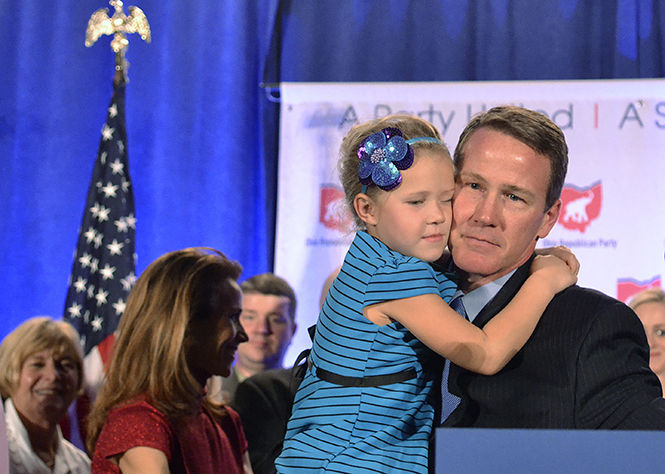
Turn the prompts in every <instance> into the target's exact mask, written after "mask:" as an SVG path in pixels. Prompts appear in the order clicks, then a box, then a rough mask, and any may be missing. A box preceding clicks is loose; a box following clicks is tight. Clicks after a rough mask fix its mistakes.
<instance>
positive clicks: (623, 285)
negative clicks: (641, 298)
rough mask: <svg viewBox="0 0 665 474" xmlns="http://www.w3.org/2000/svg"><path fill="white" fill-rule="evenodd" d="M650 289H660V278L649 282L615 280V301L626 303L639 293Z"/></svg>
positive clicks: (629, 279) (625, 279) (654, 278)
mask: <svg viewBox="0 0 665 474" xmlns="http://www.w3.org/2000/svg"><path fill="white" fill-rule="evenodd" d="M651 288H661V284H660V277H659V276H655V277H653V278H652V279H651V280H646V281H638V280H634V279H632V278H619V279H618V280H617V299H618V300H619V301H623V302H624V303H627V302H628V301H629V300H630V298H632V297H633V296H635V295H636V294H637V293H639V292H640V291H644V290H650V289H651Z"/></svg>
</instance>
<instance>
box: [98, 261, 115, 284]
mask: <svg viewBox="0 0 665 474" xmlns="http://www.w3.org/2000/svg"><path fill="white" fill-rule="evenodd" d="M113 272H115V267H112V266H110V265H109V264H108V263H107V264H106V265H104V268H102V269H101V270H99V273H100V274H101V275H102V277H103V278H104V280H108V279H111V280H112V279H113Z"/></svg>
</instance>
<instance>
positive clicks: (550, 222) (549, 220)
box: [538, 199, 561, 239]
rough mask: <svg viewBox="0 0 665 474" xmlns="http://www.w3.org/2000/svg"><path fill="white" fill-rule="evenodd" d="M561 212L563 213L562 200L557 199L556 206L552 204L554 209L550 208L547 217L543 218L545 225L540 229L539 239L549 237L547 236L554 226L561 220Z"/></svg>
mask: <svg viewBox="0 0 665 474" xmlns="http://www.w3.org/2000/svg"><path fill="white" fill-rule="evenodd" d="M560 212H561V199H557V201H556V202H555V203H554V204H552V207H550V208H549V209H548V210H547V211H546V212H545V216H544V217H543V223H542V224H541V226H540V229H538V238H539V239H542V238H545V237H547V235H548V234H549V233H550V231H551V230H552V227H554V224H556V221H558V220H559V213H560Z"/></svg>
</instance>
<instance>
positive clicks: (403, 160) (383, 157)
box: [358, 128, 413, 192]
mask: <svg viewBox="0 0 665 474" xmlns="http://www.w3.org/2000/svg"><path fill="white" fill-rule="evenodd" d="M358 158H360V162H359V163H358V177H359V178H360V182H361V183H362V184H363V192H365V191H366V190H367V186H368V185H369V184H372V183H374V184H376V185H377V186H378V187H379V188H381V189H383V190H384V191H390V190H391V189H394V188H396V187H397V186H398V185H399V183H401V182H402V175H401V173H400V172H399V170H405V169H407V168H409V167H410V166H411V165H412V164H413V149H412V148H411V146H410V145H409V144H408V143H407V142H406V140H404V137H403V136H402V132H401V131H400V130H399V129H397V128H384V129H383V130H381V131H380V132H376V133H373V134H371V135H370V136H369V137H367V138H366V139H365V140H364V141H363V142H362V144H361V145H360V147H359V148H358Z"/></svg>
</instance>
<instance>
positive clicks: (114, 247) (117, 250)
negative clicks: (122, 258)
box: [106, 239, 125, 255]
mask: <svg viewBox="0 0 665 474" xmlns="http://www.w3.org/2000/svg"><path fill="white" fill-rule="evenodd" d="M124 246H125V244H123V243H122V242H118V241H117V240H116V239H113V242H111V243H110V244H108V245H107V246H106V248H107V249H109V252H111V255H122V248H123V247H124Z"/></svg>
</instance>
